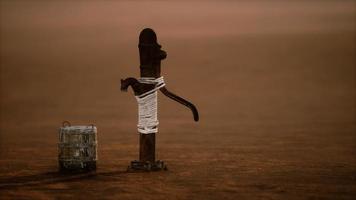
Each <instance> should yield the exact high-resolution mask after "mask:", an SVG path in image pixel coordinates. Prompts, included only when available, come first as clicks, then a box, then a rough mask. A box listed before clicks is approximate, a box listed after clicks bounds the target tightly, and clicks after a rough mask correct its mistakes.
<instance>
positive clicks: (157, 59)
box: [121, 28, 199, 166]
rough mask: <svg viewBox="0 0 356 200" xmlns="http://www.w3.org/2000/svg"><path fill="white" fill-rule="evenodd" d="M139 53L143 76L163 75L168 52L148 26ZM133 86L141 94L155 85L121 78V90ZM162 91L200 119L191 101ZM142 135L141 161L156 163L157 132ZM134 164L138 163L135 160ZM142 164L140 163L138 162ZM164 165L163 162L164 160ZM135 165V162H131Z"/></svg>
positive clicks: (142, 33) (142, 35)
mask: <svg viewBox="0 0 356 200" xmlns="http://www.w3.org/2000/svg"><path fill="white" fill-rule="evenodd" d="M138 48H139V53H140V75H141V77H153V78H159V77H160V76H161V60H163V59H165V58H166V57H167V53H166V52H165V51H163V50H162V49H161V48H162V46H161V45H159V44H158V43H157V36H156V33H155V32H154V31H153V30H152V29H150V28H146V29H144V30H142V31H141V33H140V36H139V44H138ZM129 86H131V87H132V89H133V91H134V93H135V95H136V96H137V95H141V94H144V93H145V92H148V91H150V90H152V89H153V88H154V87H155V86H154V85H153V84H144V83H140V82H138V80H136V79H135V78H132V77H130V78H127V79H125V80H121V90H123V91H127V88H128V87H129ZM160 91H161V92H162V93H163V94H164V95H165V96H167V97H169V98H171V99H173V100H174V101H177V102H179V103H181V104H182V105H184V106H187V107H188V108H189V109H191V111H192V113H193V116H194V120H195V121H198V120H199V114H198V110H197V109H196V107H195V106H194V105H193V104H192V103H190V102H189V101H187V100H185V99H183V98H181V97H179V96H177V95H175V94H173V93H172V92H170V91H168V89H167V88H166V87H163V88H161V89H160ZM139 135H140V136H139V137H140V151H139V152H140V154H139V161H138V162H140V163H153V164H154V163H156V160H155V144H156V134H155V133H153V134H141V133H140V134H139ZM133 162H134V165H135V164H137V162H136V161H133ZM137 165H140V164H137ZM162 165H163V162H162ZM131 166H133V164H131Z"/></svg>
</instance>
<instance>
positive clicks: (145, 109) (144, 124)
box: [135, 76, 165, 134]
mask: <svg viewBox="0 0 356 200" xmlns="http://www.w3.org/2000/svg"><path fill="white" fill-rule="evenodd" d="M139 82H140V83H145V84H155V88H154V89H152V90H150V91H148V92H145V93H144V94H141V95H139V96H135V97H136V100H137V103H138V124H137V129H138V132H139V133H142V134H151V133H157V132H158V119H157V90H159V89H160V88H162V87H164V86H165V83H164V80H163V76H161V77H159V78H157V79H155V78H151V77H142V78H140V79H139Z"/></svg>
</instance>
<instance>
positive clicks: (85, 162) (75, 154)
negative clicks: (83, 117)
mask: <svg viewBox="0 0 356 200" xmlns="http://www.w3.org/2000/svg"><path fill="white" fill-rule="evenodd" d="M68 124H69V123H68ZM58 149H59V152H58V161H59V168H60V170H81V169H83V170H92V169H96V161H97V128H96V127H95V126H94V125H89V126H71V125H70V124H69V125H67V126H66V125H65V124H63V127H61V128H60V129H59V144H58Z"/></svg>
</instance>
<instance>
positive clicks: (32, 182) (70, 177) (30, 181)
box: [0, 171, 126, 190]
mask: <svg viewBox="0 0 356 200" xmlns="http://www.w3.org/2000/svg"><path fill="white" fill-rule="evenodd" d="M124 173H126V171H111V172H100V173H98V172H96V171H92V172H79V173H78V172H77V173H71V172H58V171H53V172H45V173H41V174H34V175H26V176H8V177H0V190H1V189H11V188H16V187H23V186H37V185H44V184H51V183H64V182H74V181H79V180H89V179H97V178H100V179H108V178H109V179H110V178H114V177H117V176H118V175H121V174H124Z"/></svg>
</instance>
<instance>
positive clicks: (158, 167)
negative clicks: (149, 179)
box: [127, 160, 168, 172]
mask: <svg viewBox="0 0 356 200" xmlns="http://www.w3.org/2000/svg"><path fill="white" fill-rule="evenodd" d="M162 170H164V171H167V170H168V168H167V165H165V164H164V162H163V161H161V160H157V161H156V162H154V163H152V162H148V161H147V162H140V161H138V160H134V161H131V165H130V166H128V167H127V171H128V172H135V171H162Z"/></svg>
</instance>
